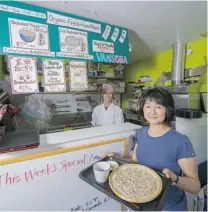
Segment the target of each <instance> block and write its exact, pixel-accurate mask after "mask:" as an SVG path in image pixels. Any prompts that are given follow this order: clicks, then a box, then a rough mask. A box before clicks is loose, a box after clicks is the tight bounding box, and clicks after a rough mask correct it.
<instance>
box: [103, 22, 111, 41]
mask: <svg viewBox="0 0 208 212" xmlns="http://www.w3.org/2000/svg"><path fill="white" fill-rule="evenodd" d="M110 32H111V26H109V25H106V27H105V31H104V32H103V35H102V37H103V38H104V39H105V40H107V39H108V36H109V35H110Z"/></svg>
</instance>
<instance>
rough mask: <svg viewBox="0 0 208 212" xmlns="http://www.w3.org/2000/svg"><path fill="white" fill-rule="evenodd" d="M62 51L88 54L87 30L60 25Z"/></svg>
mask: <svg viewBox="0 0 208 212" xmlns="http://www.w3.org/2000/svg"><path fill="white" fill-rule="evenodd" d="M59 39H60V51H61V52H68V53H81V54H86V55H88V54H89V53H88V41H87V32H83V31H79V30H74V29H66V28H62V27H59Z"/></svg>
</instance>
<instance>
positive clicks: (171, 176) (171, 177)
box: [163, 169, 177, 181]
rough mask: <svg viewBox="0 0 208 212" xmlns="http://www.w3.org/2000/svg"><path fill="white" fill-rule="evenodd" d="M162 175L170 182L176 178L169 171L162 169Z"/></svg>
mask: <svg viewBox="0 0 208 212" xmlns="http://www.w3.org/2000/svg"><path fill="white" fill-rule="evenodd" d="M163 174H165V176H166V177H167V178H170V179H171V180H172V181H175V180H176V178H177V176H176V175H175V174H174V173H173V172H172V171H170V169H163Z"/></svg>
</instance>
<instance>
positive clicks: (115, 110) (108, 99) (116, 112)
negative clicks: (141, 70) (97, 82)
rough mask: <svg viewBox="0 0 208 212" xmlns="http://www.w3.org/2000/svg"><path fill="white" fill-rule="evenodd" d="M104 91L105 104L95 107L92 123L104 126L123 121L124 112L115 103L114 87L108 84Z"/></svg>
mask: <svg viewBox="0 0 208 212" xmlns="http://www.w3.org/2000/svg"><path fill="white" fill-rule="evenodd" d="M103 92H104V94H103V104H100V105H98V106H97V107H96V108H95V109H94V111H93V113H92V121H91V124H92V125H94V126H103V125H112V124H121V123H123V122H124V117H123V112H122V110H121V108H120V107H118V106H117V105H115V104H114V103H113V101H114V89H113V87H112V86H111V85H108V84H107V85H105V86H104V88H103Z"/></svg>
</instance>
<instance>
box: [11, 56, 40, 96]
mask: <svg viewBox="0 0 208 212" xmlns="http://www.w3.org/2000/svg"><path fill="white" fill-rule="evenodd" d="M8 62H9V71H10V78H11V86H12V93H13V94H23V93H36V92H39V86H38V78H37V68H36V59H35V58H32V57H12V56H9V57H8Z"/></svg>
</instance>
